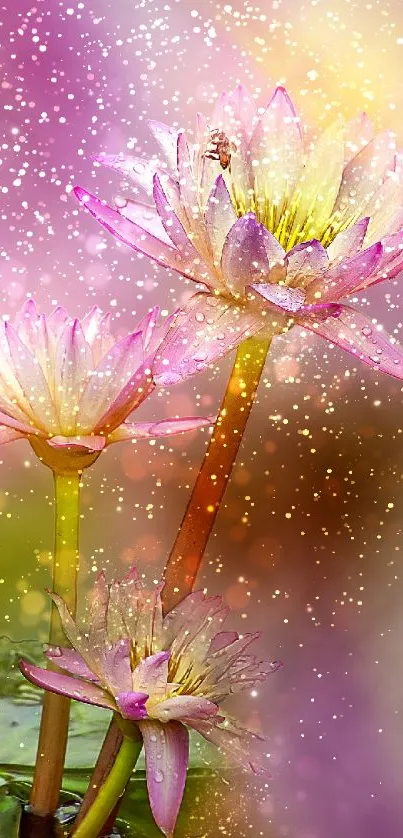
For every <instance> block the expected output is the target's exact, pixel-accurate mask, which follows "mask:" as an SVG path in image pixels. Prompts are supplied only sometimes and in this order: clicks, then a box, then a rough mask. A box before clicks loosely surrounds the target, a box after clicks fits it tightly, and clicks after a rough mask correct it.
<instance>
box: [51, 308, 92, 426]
mask: <svg viewBox="0 0 403 838" xmlns="http://www.w3.org/2000/svg"><path fill="white" fill-rule="evenodd" d="M92 366H93V359H92V352H91V349H90V346H89V344H88V343H87V341H86V340H85V337H84V333H83V330H82V328H81V324H80V321H79V320H74V321H73V322H72V323H69V324H68V325H66V326H65V328H64V330H63V333H62V334H61V335H60V337H59V340H58V342H57V346H56V354H55V361H54V394H55V395H54V399H55V403H56V408H57V411H58V414H59V427H60V430H61V431H62V432H64V434H74V433H75V432H76V425H77V419H78V414H77V408H78V404H79V400H80V396H81V394H82V392H83V390H84V388H85V385H86V383H87V381H88V378H89V376H90V374H91V372H92ZM74 408H75V409H76V410H74Z"/></svg>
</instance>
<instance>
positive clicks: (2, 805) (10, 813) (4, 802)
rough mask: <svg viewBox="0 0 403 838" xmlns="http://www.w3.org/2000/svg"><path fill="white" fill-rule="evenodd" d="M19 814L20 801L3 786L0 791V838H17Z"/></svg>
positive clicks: (20, 809) (20, 811) (20, 810)
mask: <svg viewBox="0 0 403 838" xmlns="http://www.w3.org/2000/svg"><path fill="white" fill-rule="evenodd" d="M21 813H22V807H21V801H20V800H18V798H17V797H13V796H12V795H11V794H9V793H8V788H7V786H5V787H4V786H3V788H2V789H1V790H0V838H18V835H19V831H20V822H21Z"/></svg>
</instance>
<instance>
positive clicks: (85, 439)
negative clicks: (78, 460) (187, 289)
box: [0, 300, 209, 462]
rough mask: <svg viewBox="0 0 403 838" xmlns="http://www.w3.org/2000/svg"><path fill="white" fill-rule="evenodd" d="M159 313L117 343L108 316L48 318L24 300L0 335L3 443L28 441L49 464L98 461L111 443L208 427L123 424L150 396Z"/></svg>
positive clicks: (59, 312)
mask: <svg viewBox="0 0 403 838" xmlns="http://www.w3.org/2000/svg"><path fill="white" fill-rule="evenodd" d="M157 317H158V309H153V311H152V312H151V313H150V314H148V315H146V317H145V318H144V319H143V320H142V321H141V322H140V323H139V324H138V326H137V327H136V329H135V331H134V332H133V333H131V334H128V335H127V336H126V337H124V338H122V339H121V340H118V341H116V340H115V338H114V337H113V335H112V333H111V330H110V315H109V314H105V315H103V314H102V312H101V311H100V309H98V308H93V309H92V311H90V312H89V314H87V315H86V316H85V317H84V318H83V320H81V321H80V320H77V319H72V318H70V317H69V315H68V314H67V312H66V311H65V309H63V308H60V307H59V308H57V309H55V311H54V312H53V313H52V314H51V315H50V316H49V317H46V316H45V315H39V314H38V313H37V310H36V307H35V303H34V302H33V300H28V302H26V303H25V305H24V306H23V308H22V309H21V311H20V312H19V314H18V315H17V317H16V320H15V322H14V325H11V323H9V322H6V323H4V322H3V323H2V324H1V330H0V442H9V441H11V440H14V439H19V438H21V437H26V438H27V439H28V440H29V441H30V442H31V444H32V445H33V447H34V449H35V450H36V451H37V452H38V453H39V454H40V455H41V456H42V457H43V459H44V460H45V461H47V462H49V460H50V461H52V457H53V458H55V457H56V458H57V452H60V453H61V454H62V453H63V451H64V452H70V454H69V455H70V457H73V459H74V456H76V457H80V456H86V455H92V456H96V455H98V454H99V452H100V451H101V450H102V449H103V448H104V447H105V446H106V445H109V444H110V443H112V442H119V441H120V440H127V439H134V438H136V437H158V436H163V435H165V434H171V433H179V432H180V431H185V430H189V429H192V428H197V427H200V426H201V425H205V424H206V423H207V422H208V421H209V420H208V419H204V418H196V417H188V418H186V417H185V418H183V419H176V418H173V419H163V420H159V421H156V422H135V423H129V422H126V421H125V420H126V418H127V417H128V416H129V414H130V413H132V411H134V410H136V408H138V407H139V406H140V404H141V403H142V402H143V401H144V400H145V399H146V398H147V397H148V396H149V395H150V394H151V393H152V391H153V389H154V387H155V383H154V379H153V363H154V357H155V354H156V352H157V350H158V347H159V343H160V341H161V339H162V338H163V337H164V331H163V332H162V333H160V334H157V332H156V331H155V327H156V321H157Z"/></svg>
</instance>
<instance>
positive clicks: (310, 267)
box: [284, 239, 329, 288]
mask: <svg viewBox="0 0 403 838" xmlns="http://www.w3.org/2000/svg"><path fill="white" fill-rule="evenodd" d="M284 261H285V269H286V277H287V285H290V286H292V287H293V288H305V287H306V286H307V285H309V284H310V282H311V281H312V279H313V278H314V277H315V276H317V275H318V274H319V275H321V274H322V273H323V272H324V271H325V270H326V269H327V268H328V267H329V257H328V254H327V251H326V250H325V248H324V247H323V246H322V245H321V243H320V242H318V241H317V239H312V240H311V241H308V242H303V243H302V244H297V245H296V246H295V247H293V248H292V249H291V250H290V251H289V252H288V253H287V254H286V256H285V260H284Z"/></svg>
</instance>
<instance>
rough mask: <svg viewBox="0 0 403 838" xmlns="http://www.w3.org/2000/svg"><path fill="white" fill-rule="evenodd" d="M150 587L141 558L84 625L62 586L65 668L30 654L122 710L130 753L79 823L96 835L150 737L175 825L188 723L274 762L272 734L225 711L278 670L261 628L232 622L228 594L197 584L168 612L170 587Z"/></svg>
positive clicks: (88, 697)
mask: <svg viewBox="0 0 403 838" xmlns="http://www.w3.org/2000/svg"><path fill="white" fill-rule="evenodd" d="M163 585H164V583H163V582H161V583H160V584H158V585H156V586H155V588H154V589H153V590H151V591H147V590H146V589H144V588H143V585H142V583H141V581H140V578H139V575H138V573H137V571H136V568H134V567H133V568H132V569H131V570H130V571H129V573H128V574H127V575H126V577H125V578H124V579H123V580H122V581H121V582H112V584H111V585H107V583H106V580H105V576H104V574H103V572H101V573H100V574H99V575H98V577H97V580H96V582H95V586H94V591H93V596H92V601H91V605H90V611H89V617H88V625H87V626H86V627H81V626H78V625H76V623H75V621H74V619H73V617H72V615H71V614H70V612H69V610H68V608H67V606H66V605H65V603H64V602H63V600H62V599H61V598H60V597H58V596H56V595H55V594H53V595H52V598H53V601H54V602H55V604H56V606H57V608H58V610H59V613H60V618H61V621H62V624H63V628H64V631H65V634H66V636H67V638H68V639H69V641H70V643H71V646H72V648H70V649H67V648H60V647H56V648H49V649H48V651H47V653H46V654H47V656H48V658H50V659H51V660H52V662H53V663H54V664H57V666H58V667H59V668H60V670H63V672H61V671H60V670H59V671H49V670H46V669H41V668H40V667H37V666H34V665H32V664H30V663H27V662H26V661H22V662H21V669H22V672H23V674H24V675H25V676H26V677H27V678H28V679H29V680H30V681H31V682H32V683H34V684H36V685H38V686H40V687H43V688H44V689H46V690H51V691H54V692H56V693H58V694H60V695H63V696H67V697H69V698H73V699H76V700H77V701H83V702H86V703H89V704H96V705H99V706H101V707H106V708H108V709H110V710H112V711H113V712H114V713H115V714H117V716H118V718H119V719H120V724H121V726H122V732H123V746H122V747H123V749H124V750H123V755H120V756H118V757H117V759H116V762H115V766H114V767H113V768H112V770H111V772H110V774H109V777H108V778H107V780H106V782H105V785H104V787H103V788H102V789H101V790H100V791H99V793H98V796H97V798H96V800H95V802H94V804H93V806H92V808H91V809H90V810H89V811H88V813H87V815H86V816H85V817H84V819H83V820H82V821H81V823H80V825H79V826H78V828H77V831H76V832H75V835H77V838H95V837H96V836H97V835H98V832H97V830H99V829H100V828H102V826H103V824H104V822H105V820H106V819H107V817H108V815H109V813H110V811H112V809H113V807H114V805H115V804H116V802H117V799H118V798H119V796H121V794H122V793H123V790H124V788H125V785H126V783H127V780H128V779H129V777H130V773H131V770H132V767H133V764H134V763H135V761H136V758H137V756H138V750H139V745H138V736H136V728H135V727H133V724H134V725H136V726H138V728H139V729H140V732H141V736H142V740H143V743H144V751H145V761H146V773H147V788H148V794H149V798H150V804H151V809H152V812H153V815H154V819H155V821H156V823H157V825H158V826H159V828H160V829H161V831H162V832H163V833H164V835H166V836H167V838H168V837H169V836H172V835H173V831H174V828H175V823H176V819H177V815H178V811H179V807H180V804H181V800H182V795H183V790H184V786H185V780H186V769H187V763H188V752H189V734H188V728H189V727H190V728H193V729H194V730H196V731H198V732H199V733H200V734H201V735H202V736H203V737H204V738H205V739H207V740H208V741H209V742H213V743H214V744H215V745H216V746H217V747H218V748H219V749H220V750H221V751H223V752H224V753H225V754H227V755H228V756H229V758H230V759H231V760H232V761H235V762H236V763H238V764H240V765H241V766H242V767H243V768H245V769H252V770H253V771H255V772H267V770H268V756H267V754H266V745H265V740H264V739H263V738H262V737H261V736H260V735H258V734H256V733H252V732H251V731H248V730H246V729H244V728H242V727H241V726H240V725H239V724H238V723H236V722H235V721H234V720H233V719H232V718H230V717H229V716H227V715H226V714H225V713H223V711H222V707H221V705H222V702H223V701H224V699H225V698H226V697H227V696H228V695H230V694H231V693H234V692H238V691H240V690H249V689H251V688H252V687H253V686H254V685H256V683H258V682H259V681H262V680H264V679H265V678H266V677H267V675H268V674H269V673H270V672H272V671H274V670H276V669H277V668H278V666H279V664H278V663H268V662H266V661H260V660H259V659H257V658H256V657H255V656H254V655H251V654H249V653H248V652H246V650H247V649H248V647H249V646H250V644H251V643H252V642H253V641H254V640H256V639H257V638H258V637H259V633H256V634H244V635H242V636H239V635H238V634H237V633H236V632H234V631H225V630H223V623H224V621H225V619H226V617H227V615H228V612H229V609H228V608H226V607H225V606H224V605H223V603H222V599H221V597H206V596H205V594H204V593H203V592H202V591H197V592H195V593H192V594H190V595H189V596H188V597H186V598H185V599H184V600H183V601H182V602H181V603H180V604H179V605H178V606H177V608H175V609H174V610H173V611H171V612H170V613H169V614H168V615H167V616H165V617H163V614H162V602H161V592H162V589H163Z"/></svg>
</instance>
